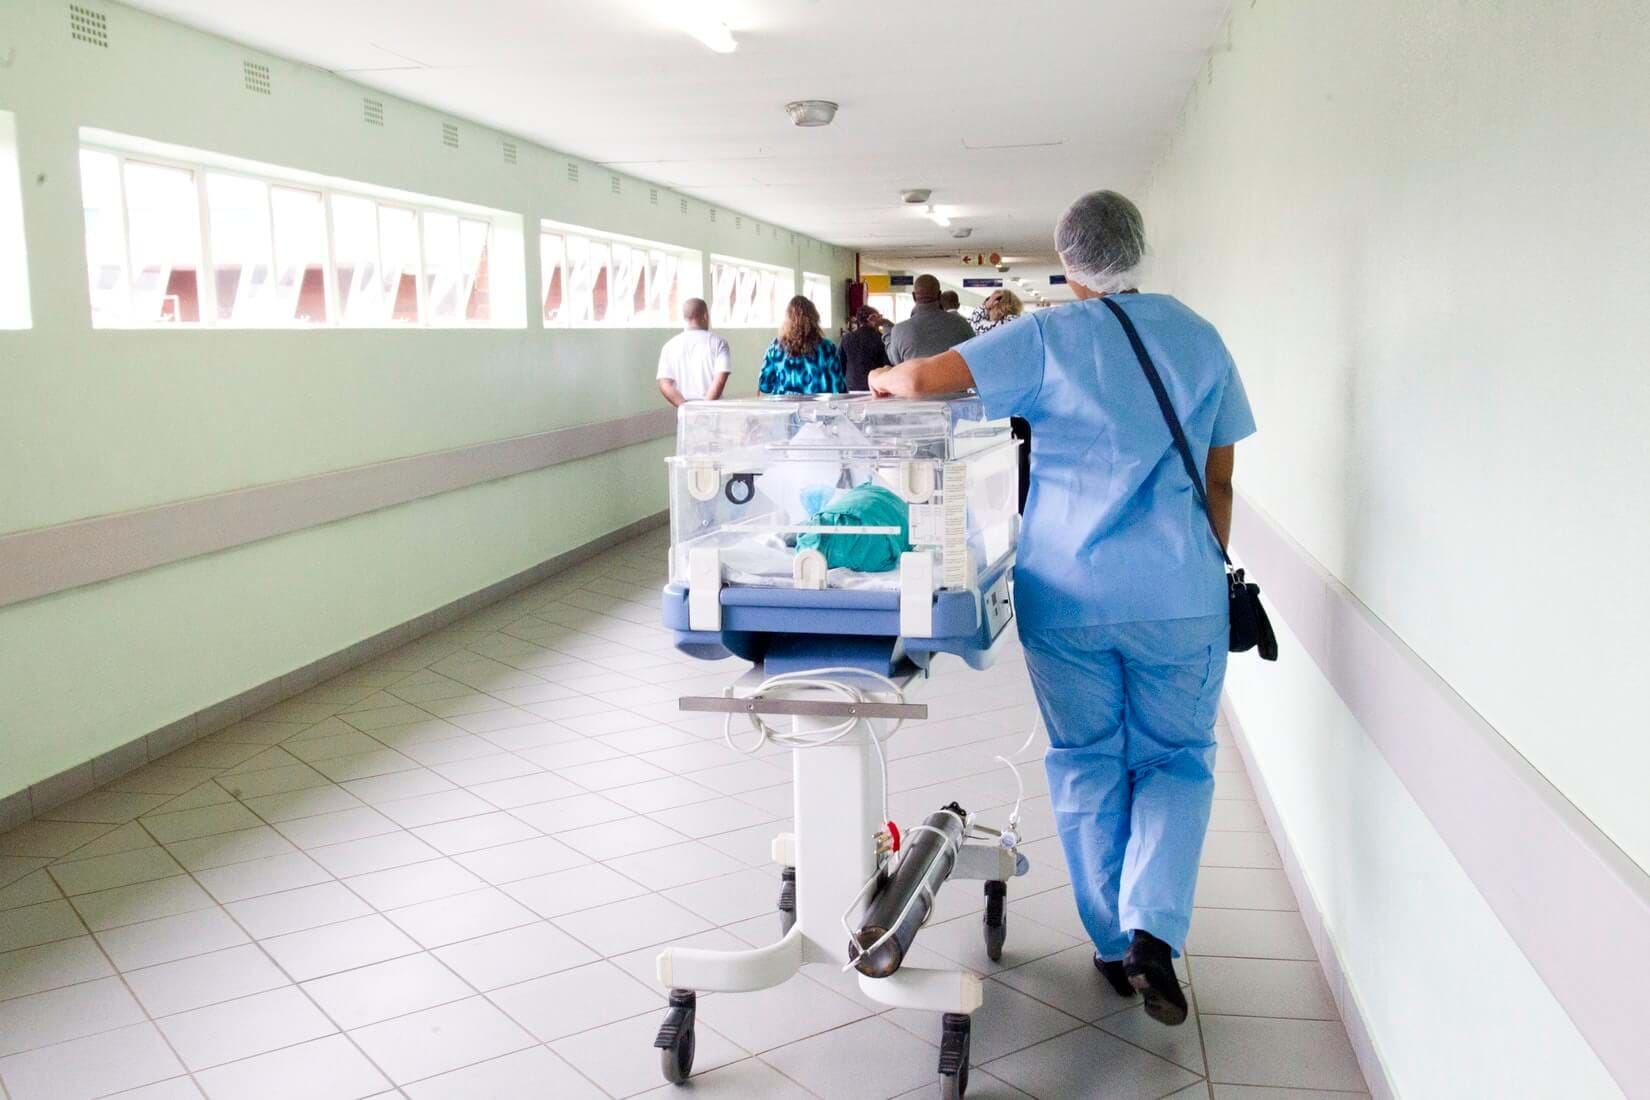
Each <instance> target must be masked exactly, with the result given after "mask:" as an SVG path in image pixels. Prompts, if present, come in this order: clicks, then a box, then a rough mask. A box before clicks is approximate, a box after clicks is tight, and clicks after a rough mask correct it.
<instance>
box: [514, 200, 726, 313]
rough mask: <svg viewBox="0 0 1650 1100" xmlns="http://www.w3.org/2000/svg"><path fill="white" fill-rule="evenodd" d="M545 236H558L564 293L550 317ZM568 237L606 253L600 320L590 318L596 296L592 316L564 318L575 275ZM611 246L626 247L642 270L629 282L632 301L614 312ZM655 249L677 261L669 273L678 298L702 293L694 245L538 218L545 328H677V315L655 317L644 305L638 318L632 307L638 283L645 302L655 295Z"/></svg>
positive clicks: (701, 266) (701, 262) (700, 260)
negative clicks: (556, 314)
mask: <svg viewBox="0 0 1650 1100" xmlns="http://www.w3.org/2000/svg"><path fill="white" fill-rule="evenodd" d="M547 236H554V237H557V238H559V239H560V242H561V244H560V248H559V254H560V258H561V264H560V271H561V293H562V297H561V306H560V309H559V312H560V313H561V314H562V316H560V317H557V318H556V319H554V320H551V319H548V318H546V317H545V316H544V312H545V305H544V302H545V299H546V298H548V297H549V295H550V283H549V278H548V276H549V274H550V273H549V271H548V270H547V269H546V267H545V263H544V259H545V247H544V243H545V238H546V237H547ZM570 237H578V238H582V239H583V240H584V241H586V242H588V244H589V247H590V250H591V252H592V254H594V253H595V252H597V251H598V250H602V249H605V251H606V254H607V262H606V265H605V267H604V268H601V269H600V270H604V271H606V273H607V306H606V308H605V310H604V311H603V317H602V319H600V320H597V319H596V318H595V316H594V311H595V303H594V300H592V302H591V314H592V315H591V317H590V318H589V319H583V320H569V319H567V318H566V314H567V313H568V311H569V303H570V302H571V300H572V298H573V294H572V289H573V277H572V266H571V265H572V252H573V249H571V248H570V247H568V240H569V238H570ZM615 246H618V247H622V248H624V249H626V250H627V252H626V254H627V255H628V256H629V257H630V263H631V264H632V265H633V266H634V265H636V264H638V263H639V264H640V274H639V275H638V278H637V281H636V283H635V284H633V285H632V287H631V290H630V291H629V293H630V295H631V298H630V300H629V301H630V303H632V304H627V305H625V306H624V307H623V308H620V309H617V310H616V309H615V308H614V303H615V301H616V298H615V296H616V295H618V294H619V293H620V292H619V288H618V286H617V283H616V280H617V278H618V265H617V262H616V260H615ZM656 253H665V254H668V255H671V256H674V257H675V259H676V269H675V271H674V273H673V274H674V280H673V281H674V284H675V285H676V286H677V288H678V289H677V293H676V298H677V300H678V302H680V301H682V300H685V299H687V298H702V297H704V293H705V289H704V279H705V274H704V272H705V257H704V253H702V252H700V251H699V250H698V249H696V248H689V247H687V246H686V245H679V244H671V243H670V242H668V241H654V240H648V239H647V238H645V237H632V236H629V235H627V234H624V233H609V232H606V231H605V230H601V229H591V228H590V227H589V226H584V225H573V224H572V223H570V222H559V221H556V220H554V219H551V218H543V219H541V220H540V221H539V280H538V304H539V305H538V309H539V321H540V324H542V325H543V326H544V327H545V328H547V329H674V328H676V327H677V326H678V325H679V324H680V323H681V318H680V317H669V316H663V317H655V316H653V310H652V309H651V308H644V310H643V312H642V316H641V317H640V319H638V315H637V313H636V311H635V308H634V305H633V302H634V299H635V297H636V293H635V291H636V288H637V287H640V288H641V291H642V293H641V297H642V299H643V301H644V302H645V303H651V302H652V301H654V299H655V288H654V284H653V279H654V276H655V274H656V273H657V272H656V267H657V265H656V264H655V262H654V260H655V254H656ZM684 278H685V279H686V281H687V285H686V286H684V285H683V281H684ZM594 287H595V284H594V282H593V283H592V286H591V292H592V294H593V293H594ZM661 308H662V309H663V310H665V311H668V310H669V304H668V301H666V302H663V303H661Z"/></svg>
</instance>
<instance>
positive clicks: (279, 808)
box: [246, 773, 361, 824]
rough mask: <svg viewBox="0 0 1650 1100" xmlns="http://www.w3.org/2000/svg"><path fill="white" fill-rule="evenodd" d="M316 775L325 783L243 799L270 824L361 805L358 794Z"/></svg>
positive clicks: (248, 806)
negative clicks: (335, 785) (353, 793)
mask: <svg viewBox="0 0 1650 1100" xmlns="http://www.w3.org/2000/svg"><path fill="white" fill-rule="evenodd" d="M317 777H318V778H320V780H321V782H322V783H324V784H326V785H325V786H321V787H307V788H305V789H303V790H297V791H286V792H283V793H281V794H270V795H264V796H262V797H259V798H249V799H247V800H246V808H247V809H249V810H251V811H252V812H253V813H255V814H257V815H258V816H259V817H261V818H263V819H264V820H265V821H267V822H269V823H270V824H276V823H279V822H282V821H295V820H297V819H299V818H305V817H316V816H318V815H320V814H330V813H337V812H338V811H339V810H349V809H354V808H355V807H357V806H359V805H361V800H360V799H359V798H356V797H355V796H354V795H352V794H350V793H349V792H348V791H346V790H344V789H343V788H342V787H334V786H333V785H332V784H331V782H330V781H329V780H327V778H326V777H325V776H321V775H320V774H319V773H317Z"/></svg>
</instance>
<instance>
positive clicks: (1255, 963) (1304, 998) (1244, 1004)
mask: <svg viewBox="0 0 1650 1100" xmlns="http://www.w3.org/2000/svg"><path fill="white" fill-rule="evenodd" d="M1191 971H1192V983H1193V985H1195V986H1196V987H1197V1002H1198V1008H1199V1010H1200V1011H1202V1012H1212V1013H1216V1014H1219V1015H1226V1016H1272V1017H1281V1018H1288V1019H1295V1020H1339V1019H1340V1013H1339V1012H1338V1011H1337V1010H1336V1008H1335V999H1334V998H1333V997H1332V996H1331V995H1330V993H1329V986H1328V984H1327V983H1326V982H1325V981H1324V980H1323V974H1322V973H1321V972H1320V971H1319V969H1318V964H1317V963H1315V962H1296V961H1285V960H1280V959H1238V958H1220V957H1215V956H1207V955H1206V956H1202V957H1200V958H1197V959H1194V960H1193V961H1192V964H1191Z"/></svg>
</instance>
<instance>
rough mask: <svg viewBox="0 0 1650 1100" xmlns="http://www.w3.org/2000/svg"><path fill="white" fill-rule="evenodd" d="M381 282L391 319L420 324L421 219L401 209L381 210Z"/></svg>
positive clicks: (379, 225)
mask: <svg viewBox="0 0 1650 1100" xmlns="http://www.w3.org/2000/svg"><path fill="white" fill-rule="evenodd" d="M378 263H379V271H380V273H381V274H380V277H379V283H380V285H381V286H382V288H383V294H384V304H385V307H386V308H387V310H388V314H387V319H388V320H391V321H396V322H399V323H401V324H417V323H418V317H419V312H418V268H419V262H418V218H417V216H416V215H415V214H414V213H413V212H412V211H411V210H408V209H406V208H405V207H401V206H379V208H378Z"/></svg>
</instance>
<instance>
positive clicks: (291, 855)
mask: <svg viewBox="0 0 1650 1100" xmlns="http://www.w3.org/2000/svg"><path fill="white" fill-rule="evenodd" d="M195 878H196V879H197V880H199V882H200V884H201V885H202V886H204V887H206V889H207V890H208V891H210V892H211V894H212V896H213V897H215V898H217V899H218V900H219V901H220V902H223V903H224V904H226V905H227V904H229V903H230V902H233V901H243V900H245V899H246V898H255V897H261V896H262V895H264V894H278V893H280V892H281V891H283V890H296V889H298V888H299V887H300V886H313V885H315V884H316V883H318V882H325V881H326V880H327V878H328V875H327V872H326V870H325V869H324V868H323V867H321V866H320V865H319V864H317V863H316V862H315V861H314V860H313V859H311V858H310V857H309V856H307V855H305V854H304V853H302V852H287V853H285V854H283V855H274V856H264V857H262V858H260V859H249V860H247V861H246V862H244V863H231V864H228V865H227V866H224V867H212V868H208V869H207V870H204V871H197V872H195Z"/></svg>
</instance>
